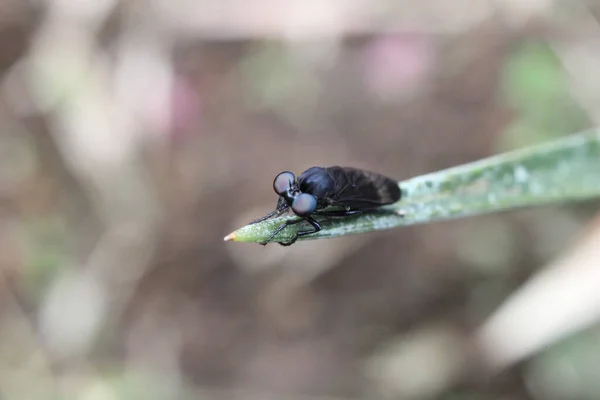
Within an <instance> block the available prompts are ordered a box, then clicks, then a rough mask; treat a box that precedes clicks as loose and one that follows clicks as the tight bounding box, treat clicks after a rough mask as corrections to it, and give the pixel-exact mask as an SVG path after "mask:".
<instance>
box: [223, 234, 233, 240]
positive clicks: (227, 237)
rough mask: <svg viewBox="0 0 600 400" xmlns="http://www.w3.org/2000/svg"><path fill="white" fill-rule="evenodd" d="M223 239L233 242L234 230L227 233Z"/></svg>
mask: <svg viewBox="0 0 600 400" xmlns="http://www.w3.org/2000/svg"><path fill="white" fill-rule="evenodd" d="M223 240H224V241H226V242H229V241H234V242H235V232H231V233H230V234H229V235H227V236H225V237H224V238H223Z"/></svg>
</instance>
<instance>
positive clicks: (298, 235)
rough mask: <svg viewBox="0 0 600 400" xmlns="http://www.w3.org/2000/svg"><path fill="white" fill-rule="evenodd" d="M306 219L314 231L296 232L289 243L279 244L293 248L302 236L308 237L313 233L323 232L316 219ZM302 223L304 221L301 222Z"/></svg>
mask: <svg viewBox="0 0 600 400" xmlns="http://www.w3.org/2000/svg"><path fill="white" fill-rule="evenodd" d="M304 219H305V220H306V221H307V222H308V223H309V224H311V225H312V227H313V228H314V229H313V230H308V231H300V232H296V234H295V235H294V237H293V238H292V239H291V240H290V241H289V242H287V243H281V242H280V243H279V244H280V245H282V246H291V245H293V244H294V243H295V242H296V240H298V238H299V237H300V236H306V235H310V234H313V233H317V232H319V231H320V230H321V225H319V223H318V222H317V221H315V220H314V219H312V218H311V217H304ZM300 221H302V220H300Z"/></svg>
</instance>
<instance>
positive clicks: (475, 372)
mask: <svg viewBox="0 0 600 400" xmlns="http://www.w3.org/2000/svg"><path fill="white" fill-rule="evenodd" d="M599 18H600V3H596V2H593V1H588V2H584V1H558V0H527V1H525V0H523V1H519V0H476V1H475V0H471V1H469V0H458V1H453V2H438V1H432V0H421V1H418V2H414V1H376V2H375V1H365V0H345V1H340V0H320V1H312V0H308V1H300V0H285V1H273V0H252V1H246V2H237V1H230V0H227V1H226V0H224V1H221V2H218V1H194V0H173V1H168V0H2V1H1V2H0V273H1V274H0V399H2V400H26V399H32V400H37V399H69V400H71V399H77V400H79V399H85V400H121V399H124V400H134V399H261V400H267V399H291V400H295V399H298V400H300V399H504V400H508V399H600V329H599V327H598V325H597V324H596V323H595V321H596V319H595V317H593V316H592V317H589V318H588V322H587V323H586V324H581V323H579V325H578V324H577V323H575V322H574V323H573V324H572V325H569V323H568V322H564V321H563V322H564V323H561V324H559V326H558V327H557V326H552V325H551V324H544V323H543V322H540V323H538V322H537V320H535V318H534V319H532V318H530V317H526V318H521V319H519V318H513V319H511V318H512V317H511V316H510V315H512V314H510V313H509V314H510V315H509V316H508V317H507V318H508V321H509V322H508V325H510V326H513V327H516V329H515V330H510V331H507V330H506V325H502V324H500V326H496V325H494V324H492V325H486V324H488V323H489V321H490V320H489V319H490V318H493V315H494V313H496V312H497V311H498V310H499V309H500V308H501V307H502V305H503V304H504V303H505V302H506V301H508V300H510V299H511V298H512V297H511V296H512V294H513V293H514V292H515V291H516V290H518V289H519V288H520V287H521V286H522V285H523V284H524V283H525V282H527V281H528V280H529V279H530V277H532V276H535V275H536V274H537V273H538V272H539V271H541V270H543V269H545V268H544V267H545V266H546V265H547V264H550V265H551V264H552V263H553V262H554V261H553V260H555V259H556V257H559V256H561V254H563V253H564V252H567V251H569V252H571V253H569V254H577V252H578V250H577V249H578V247H577V245H578V244H581V243H596V244H598V243H600V219H599V217H598V216H595V214H594V213H595V212H596V210H597V208H598V203H597V202H591V203H587V204H578V205H569V206H554V207H543V208H537V209H530V210H520V211H513V212H505V213H501V214H497V215H490V216H483V217H477V218H469V219H464V220H459V221H452V222H444V223H436V224H431V225H424V226H415V227H408V228H403V229H395V230H391V231H385V232H378V233H373V234H366V235H358V236H351V237H344V238H337V239H330V240H321V241H308V242H301V243H298V244H296V245H294V246H291V247H289V248H284V247H281V246H277V245H270V246H267V247H262V246H259V245H256V244H246V243H225V242H223V236H225V235H226V234H228V233H229V232H231V231H232V230H234V229H236V228H238V227H241V226H243V225H245V224H246V223H247V222H249V221H251V220H252V219H255V218H257V217H259V216H262V215H264V214H265V213H266V212H268V211H271V210H272V209H273V207H274V206H275V203H276V196H275V194H274V193H273V191H272V180H273V178H274V176H275V175H276V174H277V173H278V172H280V171H282V170H291V171H294V172H296V173H298V174H299V173H300V172H302V171H303V170H305V169H307V168H308V167H310V166H313V165H326V166H327V165H348V166H355V167H360V168H366V169H370V170H374V171H377V172H381V173H384V174H386V175H388V176H391V177H394V178H396V179H398V180H402V179H407V178H410V177H413V176H416V175H419V174H424V173H428V172H433V171H436V170H440V169H443V168H447V167H451V166H454V165H457V164H462V163H465V162H469V161H473V160H477V159H480V158H483V157H486V156H489V155H491V154H495V153H498V152H501V151H506V150H510V149H514V148H519V147H522V146H526V145H531V144H535V143H540V142H544V141H548V140H552V139H554V138H557V137H560V136H562V135H565V134H569V133H573V132H577V131H578V130H581V129H587V128H589V127H593V126H596V125H598V120H599V119H600V74H599V73H598V71H600V25H599V22H598V21H599ZM574 246H575V247H574ZM595 247H598V248H600V246H595ZM593 248H594V246H592V249H593ZM584 258H585V260H586V262H587V264H586V265H587V266H592V267H596V269H594V268H587V269H586V271H588V272H589V271H593V270H597V269H598V268H600V254H598V251H597V250H596V251H595V252H594V251H591V252H588V253H586V255H585V257H584ZM568 260H569V259H568V257H567V259H566V261H564V263H563V264H566V266H565V265H562V267H563V269H564V268H567V269H569V261H568ZM573 271H574V272H573V274H575V275H577V274H579V272H581V271H579V272H577V268H573ZM577 276H581V277H583V276H585V277H586V278H585V279H587V280H588V281H589V282H592V283H593V282H598V280H594V279H600V278H599V277H598V274H596V275H595V278H590V277H589V275H577ZM582 279H583V278H582ZM563 286H569V287H570V288H571V289H573V290H575V291H577V289H578V288H577V285H568V284H567V283H566V282H565V283H563ZM540 290H541V291H542V292H543V293H545V296H547V297H548V298H553V297H554V295H555V292H554V291H553V290H554V289H552V288H544V287H542V289H540ZM562 303H563V302H562V301H561V304H562ZM523 304H529V303H527V301H525V302H524V303H523ZM569 304H570V307H571V310H572V311H573V313H575V314H576V311H577V310H578V309H579V307H582V308H585V307H587V308H591V309H597V308H600V307H598V306H599V304H600V302H599V301H598V299H595V298H592V297H585V296H584V297H582V300H581V303H569ZM554 306H555V305H554V304H553V303H550V302H545V301H542V304H541V306H540V307H541V308H540V310H542V312H537V311H536V314H537V315H538V316H539V317H540V318H544V317H552V316H553V315H554V311H553V310H554V308H553V307H554ZM536 310H537V309H536ZM571 314H572V313H571V312H567V313H565V315H566V316H567V317H568V316H569V315H571ZM527 324H529V325H527ZM531 324H534V325H536V326H537V327H539V328H540V329H542V330H544V332H545V335H546V336H547V337H549V336H551V337H554V339H553V340H546V341H543V340H541V341H538V342H535V340H533V339H532V340H533V342H535V343H533V344H531V343H529V342H528V343H529V344H528V345H525V344H524V343H523V340H525V339H524V337H525V336H527V335H521V334H515V332H526V333H527V332H530V331H531V329H530V328H529V327H530V325H531ZM584 325H585V326H584ZM485 326H487V328H482V327H485ZM490 326H491V327H490ZM519 327H521V330H520V331H519V329H520V328H519ZM559 328H560V329H559ZM583 328H585V329H583ZM482 329H483V331H482ZM490 329H491V330H492V331H493V332H492V333H490V332H489V330H490ZM561 329H562V330H561ZM484 331H485V332H487V333H485V334H482V333H481V332H484ZM562 331H568V332H567V333H565V334H561V333H560V332H562ZM492 336H494V337H499V338H501V339H502V340H504V342H503V344H502V346H500V345H499V344H497V343H499V341H498V340H491V339H490V340H488V339H486V338H489V337H492ZM502 340H500V341H502ZM527 340H530V339H527ZM536 343H537V344H536ZM511 346H512V347H511ZM514 346H516V347H519V346H525V347H527V346H529V347H528V348H530V350H529V351H521V352H520V353H519V351H516V352H517V353H519V354H521V355H520V356H519V355H516V356H507V354H509V353H510V354H513V353H511V351H515V350H514V348H513V347H514ZM525 353H527V354H525ZM494 357H495V358H494ZM503 357H504V358H503ZM498 358H500V359H503V360H504V361H503V362H500V363H499V364H502V365H501V366H499V364H498V363H495V362H488V361H486V360H490V359H498Z"/></svg>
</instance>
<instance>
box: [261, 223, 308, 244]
mask: <svg viewBox="0 0 600 400" xmlns="http://www.w3.org/2000/svg"><path fill="white" fill-rule="evenodd" d="M307 218H308V217H307ZM303 221H304V218H299V219H293V220H289V221H285V222H284V223H283V224H281V225H279V227H277V229H275V232H273V233H272V234H271V236H269V237H268V238H267V240H265V241H264V242H260V244H262V245H263V246H266V245H267V244H269V243H270V242H271V240H273V238H274V237H275V236H276V235H277V234H278V233H279V232H281V231H282V230H284V229H285V227H286V226H289V225H295V224H299V223H300V222H303Z"/></svg>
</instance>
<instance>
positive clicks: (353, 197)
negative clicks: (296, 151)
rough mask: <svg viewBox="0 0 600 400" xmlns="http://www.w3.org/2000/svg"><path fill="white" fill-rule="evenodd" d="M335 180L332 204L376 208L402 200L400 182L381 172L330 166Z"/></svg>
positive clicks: (331, 197) (331, 198) (330, 198)
mask: <svg viewBox="0 0 600 400" xmlns="http://www.w3.org/2000/svg"><path fill="white" fill-rule="evenodd" d="M327 171H328V172H329V174H330V175H331V177H332V178H333V179H334V180H335V191H334V193H333V194H332V195H331V196H330V197H329V202H330V204H331V205H336V206H342V207H351V208H361V209H368V208H376V207H380V206H383V205H386V204H392V203H395V202H397V201H398V200H400V197H401V195H402V193H401V191H400V188H399V187H398V183H397V182H396V181H394V180H393V179H390V178H388V177H386V176H383V175H381V174H377V173H375V172H370V171H364V170H361V169H356V168H350V167H329V168H327Z"/></svg>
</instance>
